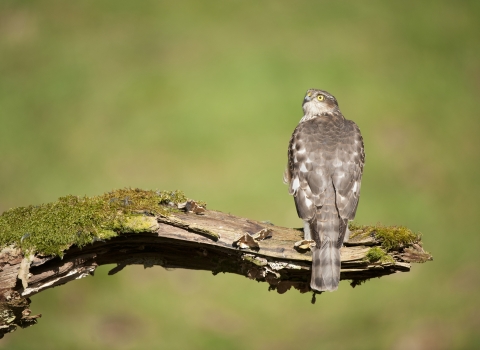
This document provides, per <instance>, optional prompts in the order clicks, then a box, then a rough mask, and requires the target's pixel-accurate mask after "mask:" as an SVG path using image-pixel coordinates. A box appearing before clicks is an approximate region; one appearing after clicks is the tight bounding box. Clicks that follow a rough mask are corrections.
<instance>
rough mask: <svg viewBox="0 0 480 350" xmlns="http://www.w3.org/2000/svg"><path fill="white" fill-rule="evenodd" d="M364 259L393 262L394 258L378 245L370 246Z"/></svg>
mask: <svg viewBox="0 0 480 350" xmlns="http://www.w3.org/2000/svg"><path fill="white" fill-rule="evenodd" d="M365 260H367V261H369V262H380V263H382V264H383V263H394V262H395V260H393V258H392V257H391V256H390V255H388V254H387V252H386V251H385V250H383V249H382V248H380V247H373V248H370V249H369V251H368V252H367V254H366V255H365Z"/></svg>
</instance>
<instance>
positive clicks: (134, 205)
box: [0, 188, 187, 256]
mask: <svg viewBox="0 0 480 350" xmlns="http://www.w3.org/2000/svg"><path fill="white" fill-rule="evenodd" d="M186 200H187V198H186V197H185V195H184V194H183V193H182V192H180V191H144V190H140V189H131V188H125V189H120V190H115V191H112V192H108V193H105V194H103V195H101V196H95V197H77V196H71V195H69V196H65V197H61V198H59V199H58V201H56V202H53V203H47V204H42V205H37V206H33V205H31V206H28V207H20V208H15V209H10V210H7V211H6V212H4V213H3V214H2V215H0V248H1V247H5V246H8V245H14V246H17V247H20V248H21V249H22V250H23V251H32V252H37V253H41V254H44V255H59V256H62V254H63V251H64V250H65V249H67V248H68V247H70V246H71V245H72V244H75V245H78V246H79V247H82V246H85V245H86V244H89V243H92V242H95V241H97V240H106V239H109V238H111V237H114V236H116V235H118V233H120V232H122V231H124V230H125V228H129V227H130V226H132V225H133V226H135V225H134V224H138V222H137V223H135V222H133V223H132V216H135V215H139V214H140V213H151V214H154V215H159V214H163V215H166V214H168V213H169V212H170V211H172V210H173V208H175V207H172V206H168V204H169V203H174V204H177V203H181V202H185V201H186ZM140 224H142V225H144V226H145V225H149V224H151V223H148V222H146V221H142V222H140ZM142 225H140V226H139V225H137V227H139V228H138V230H137V231H140V230H142V227H143V226H142ZM145 227H146V226H145ZM137 231H134V232H137Z"/></svg>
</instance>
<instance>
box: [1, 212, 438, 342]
mask: <svg viewBox="0 0 480 350" xmlns="http://www.w3.org/2000/svg"><path fill="white" fill-rule="evenodd" d="M197 212H198V213H200V212H201V213H200V214H196V213H193V212H178V213H174V214H171V215H169V216H158V217H157V216H150V215H148V214H142V215H139V216H136V217H135V220H132V221H131V222H130V225H131V230H127V232H123V233H122V234H120V235H119V236H117V237H114V238H112V239H110V240H107V241H97V242H95V243H93V244H91V245H88V246H85V247H83V248H82V249H80V248H78V247H76V246H71V247H70V248H69V249H67V250H66V251H65V252H64V256H63V258H59V257H52V256H41V255H30V256H24V254H23V253H22V252H21V251H20V249H17V248H15V247H6V248H4V249H3V250H2V251H1V252H0V314H1V316H0V337H1V336H3V334H5V333H7V332H11V331H13V330H15V329H16V328H17V326H20V327H27V326H30V325H32V324H35V323H36V320H37V318H38V317H40V316H41V315H31V312H30V310H29V304H30V300H29V299H28V297H29V296H31V295H34V294H36V293H39V292H41V291H43V290H45V289H48V288H52V287H55V286H58V285H62V284H65V283H67V282H70V281H72V280H75V279H79V278H82V277H86V276H88V275H93V273H94V271H95V269H96V268H97V267H98V266H100V265H106V264H115V265H116V266H115V267H113V268H112V269H111V270H110V272H109V274H110V275H112V274H114V273H117V272H119V271H121V270H122V269H123V268H124V267H125V266H127V265H132V264H141V265H144V266H145V267H151V266H154V265H159V266H163V267H165V268H184V269H192V270H207V271H212V273H213V274H217V273H219V272H230V273H235V274H238V275H243V276H246V277H248V278H250V279H252V280H257V281H261V282H267V283H268V285H269V288H270V289H274V290H276V291H277V292H278V293H284V292H286V291H287V290H289V289H291V287H294V288H295V289H298V290H299V291H300V292H301V293H305V292H308V291H310V287H309V280H310V269H311V252H310V249H305V250H297V249H295V248H294V244H295V242H297V241H300V240H301V239H302V238H303V237H302V236H303V233H302V231H301V230H298V229H291V228H285V227H279V226H274V225H272V224H269V223H265V222H259V221H255V220H249V219H246V218H241V217H237V216H234V215H230V214H225V213H222V212H218V211H211V210H206V211H203V210H202V211H197ZM139 227H141V228H142V229H139ZM139 231H140V232H139ZM380 244H381V242H379V241H378V240H377V239H376V238H375V237H374V235H368V236H366V237H365V235H358V236H356V237H354V238H352V239H351V240H350V241H349V242H348V243H346V245H345V247H343V248H342V249H341V261H342V270H341V279H342V280H352V281H353V282H352V286H355V285H356V284H358V283H361V281H364V280H366V279H369V278H373V277H381V276H384V275H389V274H393V273H397V272H408V271H409V270H410V267H411V265H410V262H416V261H426V260H430V259H431V257H430V255H429V254H428V253H426V252H425V251H423V249H422V248H421V245H420V243H419V242H418V243H415V244H411V245H410V246H405V247H402V248H401V249H397V250H394V251H390V252H388V254H389V255H390V257H391V258H389V259H382V260H381V261H377V262H371V261H369V260H368V259H367V258H366V257H367V252H369V250H370V249H371V248H372V247H373V246H380ZM382 261H383V262H382Z"/></svg>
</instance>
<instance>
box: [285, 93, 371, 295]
mask: <svg viewBox="0 0 480 350" xmlns="http://www.w3.org/2000/svg"><path fill="white" fill-rule="evenodd" d="M302 107H303V111H304V116H303V118H302V119H301V120H300V123H299V124H298V126H297V127H296V128H295V131H294V132H293V134H292V137H291V139H290V143H289V147H288V166H287V169H286V170H285V176H284V178H285V179H284V180H285V182H286V183H288V185H289V193H290V194H292V195H293V196H294V199H295V206H296V208H297V213H298V216H299V217H300V218H301V219H303V220H304V223H305V225H304V233H305V237H304V238H305V239H312V240H313V241H315V245H316V246H315V248H314V249H313V256H312V278H311V282H310V286H311V288H312V289H313V290H316V291H319V292H322V291H333V290H336V289H337V288H338V283H339V281H340V248H341V247H342V245H343V242H344V240H348V233H349V232H348V228H347V224H348V221H349V220H353V219H354V217H355V213H356V210H357V206H358V200H359V198H360V184H361V180H362V172H363V165H364V162H365V153H364V148H363V139H362V136H361V134H360V129H359V128H358V126H357V125H356V124H355V123H354V122H353V121H351V120H347V119H345V118H344V117H343V115H342V113H341V112H340V109H339V108H338V103H337V100H336V99H335V97H333V96H332V95H330V94H329V93H328V92H326V91H322V90H316V89H310V90H308V91H307V95H306V96H305V99H304V101H303V105H302Z"/></svg>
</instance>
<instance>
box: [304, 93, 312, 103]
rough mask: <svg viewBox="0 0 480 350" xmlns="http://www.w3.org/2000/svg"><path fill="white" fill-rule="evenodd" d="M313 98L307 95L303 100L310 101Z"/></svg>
mask: <svg viewBox="0 0 480 350" xmlns="http://www.w3.org/2000/svg"><path fill="white" fill-rule="evenodd" d="M311 99H312V98H311V97H310V96H308V95H307V96H305V99H304V100H303V102H310V100H311Z"/></svg>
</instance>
